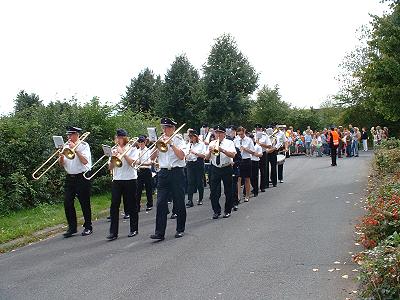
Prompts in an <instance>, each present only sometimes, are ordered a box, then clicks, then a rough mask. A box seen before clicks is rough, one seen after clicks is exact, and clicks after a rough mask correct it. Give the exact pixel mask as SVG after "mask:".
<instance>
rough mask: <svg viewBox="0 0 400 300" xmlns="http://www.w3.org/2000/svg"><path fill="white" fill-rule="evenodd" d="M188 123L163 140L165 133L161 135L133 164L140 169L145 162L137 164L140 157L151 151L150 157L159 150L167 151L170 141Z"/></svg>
mask: <svg viewBox="0 0 400 300" xmlns="http://www.w3.org/2000/svg"><path fill="white" fill-rule="evenodd" d="M185 125H186V123H184V124H182V125H181V126H179V128H178V129H176V130H175V131H174V133H173V134H172V135H171V136H170V137H169V138H168V139H167V140H166V141H163V140H162V139H163V138H164V135H161V136H160V137H159V138H158V140H157V141H155V142H154V144H153V145H151V147H149V148H148V149H147V150H146V151H144V152H143V153H142V154H141V155H140V156H139V157H138V158H137V159H136V160H135V161H134V162H132V166H133V167H134V168H135V169H136V170H137V169H139V168H140V167H141V166H142V165H143V164H144V163H145V162H141V163H140V164H139V165H137V166H136V162H138V161H140V159H141V158H142V157H143V156H144V155H145V154H146V153H147V152H149V151H150V157H151V156H152V155H153V154H154V153H156V151H157V150H159V151H161V152H164V153H165V152H167V151H168V143H169V142H170V141H171V140H172V139H173V138H174V137H175V136H176V135H177V134H178V132H179V131H180V130H182V128H183V127H185Z"/></svg>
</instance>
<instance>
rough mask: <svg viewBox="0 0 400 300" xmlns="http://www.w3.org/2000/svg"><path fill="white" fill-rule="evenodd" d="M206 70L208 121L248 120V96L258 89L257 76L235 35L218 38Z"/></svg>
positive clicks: (205, 67) (204, 69)
mask: <svg viewBox="0 0 400 300" xmlns="http://www.w3.org/2000/svg"><path fill="white" fill-rule="evenodd" d="M203 71H204V84H205V92H206V95H207V105H206V115H207V117H208V121H209V122H219V123H225V124H226V123H234V122H238V121H241V120H244V119H246V117H248V113H249V107H250V102H249V97H248V96H249V95H251V94H252V93H253V92H254V91H255V90H256V88H257V81H258V74H257V73H256V71H255V69H254V68H253V66H251V65H250V63H249V61H248V60H247V58H246V57H245V56H244V55H243V54H242V52H240V51H239V49H238V47H237V44H236V41H235V40H234V38H233V37H232V36H230V35H229V34H224V35H222V36H220V37H219V38H217V39H216V41H215V44H214V45H213V47H212V48H211V52H210V54H209V56H208V59H207V62H206V64H205V65H204V67H203Z"/></svg>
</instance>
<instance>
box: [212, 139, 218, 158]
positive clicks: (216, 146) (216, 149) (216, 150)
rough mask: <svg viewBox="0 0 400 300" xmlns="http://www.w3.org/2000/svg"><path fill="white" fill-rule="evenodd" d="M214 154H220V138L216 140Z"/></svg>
mask: <svg viewBox="0 0 400 300" xmlns="http://www.w3.org/2000/svg"><path fill="white" fill-rule="evenodd" d="M212 154H214V155H215V156H218V155H219V139H217V141H216V142H215V146H214V148H213V150H212Z"/></svg>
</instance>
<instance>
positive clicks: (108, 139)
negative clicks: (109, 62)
mask: <svg viewBox="0 0 400 300" xmlns="http://www.w3.org/2000/svg"><path fill="white" fill-rule="evenodd" d="M71 124H73V125H76V126H79V127H82V128H83V129H84V131H90V132H91V134H90V135H89V137H88V139H87V141H88V143H89V144H90V148H91V152H92V161H93V162H94V161H96V160H97V159H98V158H99V157H100V156H101V155H102V154H103V153H102V148H101V145H102V144H108V145H113V136H114V135H115V130H116V128H119V127H122V128H126V129H127V130H128V133H129V134H130V136H132V137H133V136H138V135H139V134H146V132H147V131H146V128H147V127H149V126H152V127H153V126H156V125H157V124H158V122H157V120H156V119H155V118H154V117H151V116H150V115H147V114H143V113H132V112H131V111H126V112H120V111H118V110H117V109H116V107H114V106H110V105H100V103H99V101H98V100H97V99H96V98H94V99H93V100H92V101H90V102H89V103H87V104H84V105H80V104H78V103H77V102H76V100H75V99H72V101H70V103H67V102H60V101H57V102H52V103H50V104H49V105H47V106H43V105H41V106H35V107H32V108H27V109H25V110H22V111H20V112H17V113H14V114H10V115H7V116H2V117H0V132H1V138H0V215H4V214H7V213H9V212H11V211H14V210H18V209H21V208H26V207H33V206H37V205H38V204H40V203H54V202H59V201H61V200H62V199H63V182H64V179H63V178H64V174H65V172H63V171H62V170H60V168H59V167H58V166H55V167H53V169H52V170H51V171H49V172H48V173H47V174H46V175H45V176H43V177H42V178H41V179H40V180H37V181H34V180H33V179H32V175H31V174H32V173H33V171H34V170H35V169H36V168H37V167H38V166H39V165H40V164H42V163H43V162H44V161H45V160H46V159H47V158H48V157H49V156H50V155H51V154H52V153H53V152H54V145H53V140H52V138H51V137H52V136H53V135H62V136H65V127H66V126H67V125H71ZM102 175H103V176H102V177H98V178H95V179H94V180H92V181H93V183H92V192H93V193H103V192H105V191H109V190H110V189H109V187H110V182H111V179H110V176H109V175H108V174H107V172H104V173H103V174H102Z"/></svg>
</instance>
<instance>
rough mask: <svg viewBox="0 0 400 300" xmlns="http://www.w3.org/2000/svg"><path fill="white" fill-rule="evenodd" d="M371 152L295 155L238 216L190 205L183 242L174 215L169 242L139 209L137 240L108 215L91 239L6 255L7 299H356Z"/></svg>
mask: <svg viewBox="0 0 400 300" xmlns="http://www.w3.org/2000/svg"><path fill="white" fill-rule="evenodd" d="M370 158H371V154H370V153H361V156H360V157H359V158H351V159H346V158H343V159H341V160H339V161H338V167H331V166H330V160H329V158H327V157H324V158H306V157H292V158H290V159H287V160H286V163H285V182H284V183H282V184H279V185H278V187H276V188H270V189H267V191H266V192H265V193H260V194H259V196H258V197H256V198H251V199H250V202H248V203H244V204H241V205H240V206H239V211H238V212H234V213H233V215H232V216H231V218H229V219H219V220H212V219H211V216H212V211H211V206H210V202H209V200H207V201H205V204H204V205H203V206H200V207H199V206H195V207H193V208H190V209H188V210H187V211H188V218H187V224H186V225H187V226H186V235H185V236H184V237H183V238H181V239H175V238H174V233H175V220H168V228H167V233H166V239H165V240H164V241H162V242H158V243H157V242H153V241H152V240H150V239H149V236H150V234H152V233H153V232H154V223H155V222H154V221H155V220H154V218H155V211H152V212H150V213H145V212H141V213H140V221H139V235H138V236H136V237H133V238H128V237H127V234H128V230H129V229H128V223H126V222H125V223H123V221H122V220H121V225H120V237H119V238H118V239H117V240H116V241H113V242H108V241H106V240H105V237H106V235H107V233H108V228H109V223H108V222H107V221H106V220H100V221H98V222H96V223H95V224H94V233H93V235H91V236H89V237H81V236H76V237H72V238H70V239H64V238H62V236H61V235H58V236H56V237H53V238H50V239H48V240H46V241H42V242H40V243H37V244H34V245H30V246H27V247H24V248H21V249H18V250H16V251H13V252H11V253H7V254H3V255H1V256H0V299H296V300H299V299H307V300H310V299H346V298H350V299H356V294H355V293H353V291H356V290H357V284H356V282H354V280H353V279H354V278H355V276H356V275H357V272H356V271H353V270H354V269H356V268H357V265H355V264H354V263H352V261H351V253H354V252H356V251H357V250H360V249H361V248H360V247H359V246H357V245H355V243H354V236H355V234H354V231H355V230H354V225H355V223H356V222H357V217H358V216H360V215H361V214H362V213H363V210H362V209H361V206H362V204H363V203H362V202H361V201H363V198H364V195H365V189H366V183H367V179H368V178H367V175H368V170H369V165H370V164H369V161H370ZM206 196H208V190H206ZM206 198H208V197H206ZM361 198H362V199H361ZM335 262H336V264H335ZM335 268H336V269H340V270H336V269H335ZM329 270H330V271H329ZM332 270H334V271H332ZM344 275H348V276H349V278H348V279H345V278H342V276H344Z"/></svg>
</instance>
